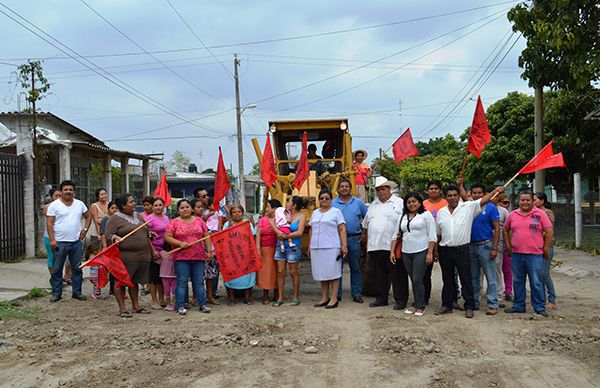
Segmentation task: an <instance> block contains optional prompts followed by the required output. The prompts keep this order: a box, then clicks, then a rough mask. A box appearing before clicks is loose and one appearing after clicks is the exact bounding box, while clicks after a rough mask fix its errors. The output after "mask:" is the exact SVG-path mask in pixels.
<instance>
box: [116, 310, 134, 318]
mask: <svg viewBox="0 0 600 388" xmlns="http://www.w3.org/2000/svg"><path fill="white" fill-rule="evenodd" d="M119 317H121V318H132V317H133V315H131V313H130V312H129V311H121V312H120V313H119Z"/></svg>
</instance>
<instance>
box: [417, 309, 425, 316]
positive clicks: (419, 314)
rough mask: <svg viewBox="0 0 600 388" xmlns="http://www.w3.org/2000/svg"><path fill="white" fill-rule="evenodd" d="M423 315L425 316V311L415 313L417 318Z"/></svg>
mask: <svg viewBox="0 0 600 388" xmlns="http://www.w3.org/2000/svg"><path fill="white" fill-rule="evenodd" d="M423 314H425V311H423V310H417V311H415V316H417V317H422V316H423Z"/></svg>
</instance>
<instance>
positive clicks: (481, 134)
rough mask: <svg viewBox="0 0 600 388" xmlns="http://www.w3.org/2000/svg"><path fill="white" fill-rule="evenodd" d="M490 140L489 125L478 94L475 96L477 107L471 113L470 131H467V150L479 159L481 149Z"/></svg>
mask: <svg viewBox="0 0 600 388" xmlns="http://www.w3.org/2000/svg"><path fill="white" fill-rule="evenodd" d="M491 141H492V136H491V135H490V127H489V126H488V123H487V120H486V119H485V111H484V110H483V104H482V103H481V96H479V97H477V107H476V108H475V114H474V115H473V124H471V131H470V132H469V142H468V143H467V151H469V152H470V153H472V154H473V155H475V156H477V157H478V158H480V159H481V151H483V149H484V148H485V145H486V144H488V143H490V142H491Z"/></svg>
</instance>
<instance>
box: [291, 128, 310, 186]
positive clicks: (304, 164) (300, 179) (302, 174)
mask: <svg viewBox="0 0 600 388" xmlns="http://www.w3.org/2000/svg"><path fill="white" fill-rule="evenodd" d="M309 176H310V171H309V170H308V140H307V136H306V132H304V134H303V135H302V151H301V152H300V161H299V162H298V168H297V169H296V179H294V187H295V188H296V189H298V190H300V188H301V187H302V185H303V184H304V182H305V181H306V180H307V179H308V177H309Z"/></svg>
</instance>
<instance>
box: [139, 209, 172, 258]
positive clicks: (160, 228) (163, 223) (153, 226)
mask: <svg viewBox="0 0 600 388" xmlns="http://www.w3.org/2000/svg"><path fill="white" fill-rule="evenodd" d="M145 220H146V221H150V223H149V224H148V227H149V228H150V230H152V231H153V232H154V233H156V234H157V236H156V237H154V238H153V239H152V246H153V247H154V250H156V252H160V251H162V250H163V246H164V245H165V230H167V226H168V225H169V217H167V216H166V215H163V216H157V215H156V214H154V213H152V214H150V215H149V216H147V217H146V218H145Z"/></svg>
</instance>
